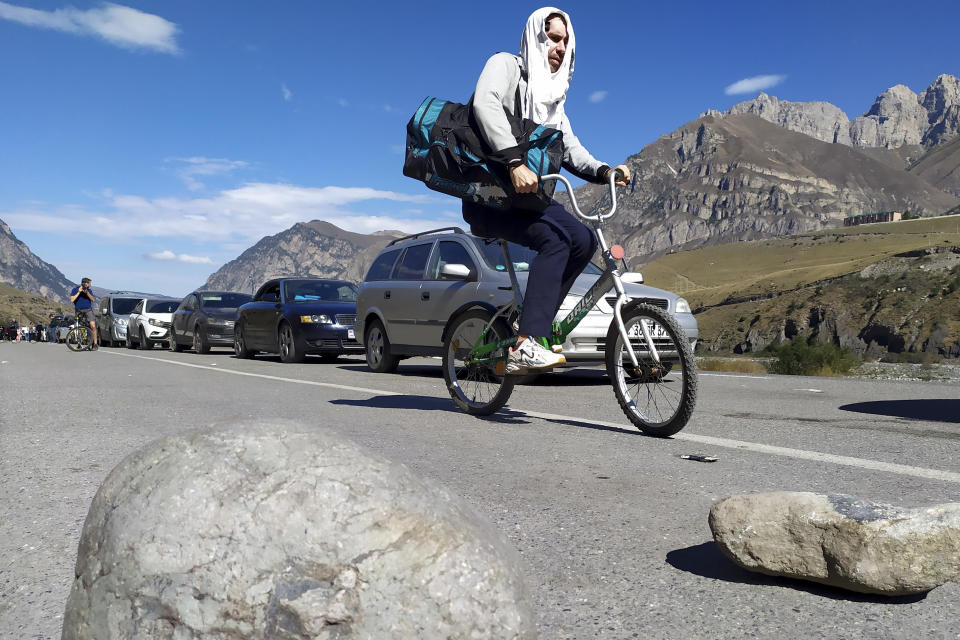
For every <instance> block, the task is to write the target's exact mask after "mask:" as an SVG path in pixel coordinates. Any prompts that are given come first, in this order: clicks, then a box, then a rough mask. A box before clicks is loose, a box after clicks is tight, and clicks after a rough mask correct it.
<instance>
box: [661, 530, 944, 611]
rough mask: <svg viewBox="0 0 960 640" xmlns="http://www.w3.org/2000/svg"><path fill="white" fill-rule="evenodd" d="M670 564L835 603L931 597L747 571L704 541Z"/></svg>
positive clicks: (673, 556) (675, 554) (675, 553)
mask: <svg viewBox="0 0 960 640" xmlns="http://www.w3.org/2000/svg"><path fill="white" fill-rule="evenodd" d="M667 564H669V565H670V566H672V567H674V568H676V569H679V570H680V571H686V572H687V573H692V574H694V575H698V576H701V577H704V578H710V579H712V580H722V581H724V582H736V583H740V584H755V585H763V586H771V587H784V588H787V589H796V590H798V591H806V592H807V593H810V594H812V595H815V596H820V597H823V598H830V599H831V600H847V601H850V602H877V603H880V604H912V603H914V602H919V601H921V600H923V599H924V598H926V597H927V594H925V593H921V594H917V595H912V596H892V597H891V596H880V595H872V594H868V593H857V592H855V591H847V590H846V589H840V588H837V587H830V586H827V585H824V584H818V583H816V582H808V581H806V580H797V579H794V578H779V577H775V576H768V575H765V574H762V573H754V572H753V571H747V570H746V569H743V568H741V567H739V566H737V565H736V564H734V563H733V562H732V561H730V560H729V559H728V558H727V557H726V556H725V555H723V553H722V552H721V551H720V548H719V547H718V546H717V545H716V543H714V542H713V541H710V542H704V543H703V544H698V545H696V546H693V547H687V548H686V549H677V550H676V551H671V552H670V553H668V554H667Z"/></svg>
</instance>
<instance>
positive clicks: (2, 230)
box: [0, 220, 75, 302]
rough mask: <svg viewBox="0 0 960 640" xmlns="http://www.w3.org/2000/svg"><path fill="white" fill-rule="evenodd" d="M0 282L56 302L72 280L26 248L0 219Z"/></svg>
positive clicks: (63, 299) (66, 293)
mask: <svg viewBox="0 0 960 640" xmlns="http://www.w3.org/2000/svg"><path fill="white" fill-rule="evenodd" d="M0 282H3V283H5V284H9V285H10V286H12V287H15V288H17V289H22V290H23V291H27V292H29V293H35V294H37V295H40V296H43V297H45V298H50V299H51V300H56V301H58V302H67V301H68V300H69V294H70V289H72V288H73V287H74V286H75V283H72V282H70V281H69V280H67V278H66V276H64V275H63V274H62V273H60V271H59V270H58V269H57V268H56V267H54V266H53V265H52V264H50V263H48V262H44V261H43V260H41V259H40V258H38V257H37V256H35V255H34V254H33V252H32V251H30V248H29V247H27V245H25V244H24V243H23V242H21V241H20V240H19V239H18V238H17V236H15V235H14V234H13V232H12V231H11V230H10V227H8V226H7V225H6V223H5V222H3V220H0Z"/></svg>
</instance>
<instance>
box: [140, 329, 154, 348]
mask: <svg viewBox="0 0 960 640" xmlns="http://www.w3.org/2000/svg"><path fill="white" fill-rule="evenodd" d="M150 349H153V343H152V342H150V341H149V340H148V339H147V334H146V333H144V332H143V329H142V328H141V329H140V350H141V351H148V350H150Z"/></svg>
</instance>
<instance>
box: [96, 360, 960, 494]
mask: <svg viewBox="0 0 960 640" xmlns="http://www.w3.org/2000/svg"><path fill="white" fill-rule="evenodd" d="M100 353H107V354H109V355H114V356H122V357H125V358H140V359H141V360H152V361H154V362H162V363H165V364H172V365H177V366H179V367H192V368H194V369H206V370H207V371H215V372H217V373H229V374H232V375H237V376H247V377H251V378H263V379H266V380H275V381H277V382H289V383H291V384H303V385H308V386H314V387H326V388H329V389H342V390H344V391H356V392H359V393H369V394H371V395H378V396H402V395H406V394H404V393H399V392H397V391H385V390H383V389H370V388H368V387H354V386H350V385H345V384H333V383H331V382H314V381H312V380H299V379H297V378H284V377H281V376H271V375H267V374H264V373H249V372H246V371H236V370H234V369H222V368H219V367H212V366H209V365H203V364H192V363H189V362H177V361H175V360H165V359H163V358H154V357H150V356H140V355H135V354H132V353H116V352H111V351H103V350H101V351H100ZM737 377H745V376H737ZM451 402H452V401H451ZM520 411H522V412H523V414H524V415H527V416H530V417H533V418H541V419H543V420H562V421H571V420H573V421H577V422H588V423H590V424H596V425H600V426H604V427H611V428H614V429H633V428H634V427H633V425H627V424H623V423H617V422H605V421H602V420H595V419H593V418H580V417H577V416H565V415H559V414H555V413H542V412H539V411H528V410H526V409H520ZM673 438H675V439H676V440H686V441H688V442H697V443H699V444H708V445H712V446H714V447H723V448H726V449H739V450H742V451H753V452H755V453H766V454H769V455H774V456H782V457H785V458H795V459H797V460H812V461H814V462H826V463H829V464H837V465H842V466H846V467H857V468H859V469H869V470H871V471H884V472H887V473H895V474H899V475H904V476H914V477H916V478H925V479H928V480H941V481H943V482H955V483H958V484H960V473H956V472H953V471H941V470H939V469H926V468H924V467H911V466H909V465H905V464H894V463H891V462H881V461H880V460H869V459H867V458H854V457H851V456H838V455H834V454H831V453H820V452H818V451H806V450H804V449H791V448H788V447H777V446H774V445H769V444H760V443H758V442H745V441H742V440H730V439H728V438H716V437H714V436H704V435H700V434H697V433H686V432H681V433H678V434H676V435H674V436H673Z"/></svg>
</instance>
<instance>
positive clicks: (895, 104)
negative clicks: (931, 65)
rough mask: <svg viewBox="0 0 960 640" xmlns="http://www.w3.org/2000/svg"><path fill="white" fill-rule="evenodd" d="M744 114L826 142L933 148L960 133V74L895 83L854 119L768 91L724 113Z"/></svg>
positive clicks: (827, 106) (831, 108)
mask: <svg viewBox="0 0 960 640" xmlns="http://www.w3.org/2000/svg"><path fill="white" fill-rule="evenodd" d="M745 113H750V114H753V115H756V116H759V117H761V118H763V119H764V120H767V121H768V122H772V123H774V124H776V125H778V126H781V127H783V128H785V129H789V130H791V131H796V132H798V133H803V134H806V135H808V136H811V137H813V138H816V139H817V140H822V141H824V142H833V143H838V144H845V145H850V146H854V147H880V148H885V149H896V148H898V147H903V146H904V145H922V146H923V147H924V148H926V149H929V148H932V147H935V146H937V145H939V144H943V143H944V142H947V141H949V140H951V139H953V138H954V137H956V136H957V134H958V133H960V79H958V78H957V77H956V76H953V75H950V74H943V75H941V76H939V77H938V78H937V79H936V80H934V82H933V83H932V84H931V85H930V86H929V87H927V88H926V89H925V90H924V91H921V92H920V93H919V94H916V93H914V92H913V91H912V90H911V89H910V88H909V87H906V86H904V85H902V84H898V85H895V86H893V87H890V88H889V89H887V90H886V91H884V92H883V93H881V94H880V95H878V96H877V98H876V100H875V101H874V103H873V106H872V107H870V109H869V110H868V111H867V112H866V113H864V114H863V115H861V116H859V117H856V118H853V119H852V120H851V119H850V118H848V117H847V114H846V113H844V112H843V111H842V110H841V109H839V108H838V107H836V106H834V105H832V104H830V103H828V102H817V101H813V102H789V101H786V100H778V99H777V98H776V97H774V96H769V95H767V94H765V93H761V94H760V95H758V96H757V97H756V98H754V99H753V100H748V101H746V102H741V103H739V104H736V105H734V106H733V107H731V108H730V109H729V110H728V111H727V112H726V113H725V114H723V115H741V114H745ZM708 115H719V112H716V111H712V112H710V113H709V114H708Z"/></svg>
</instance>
